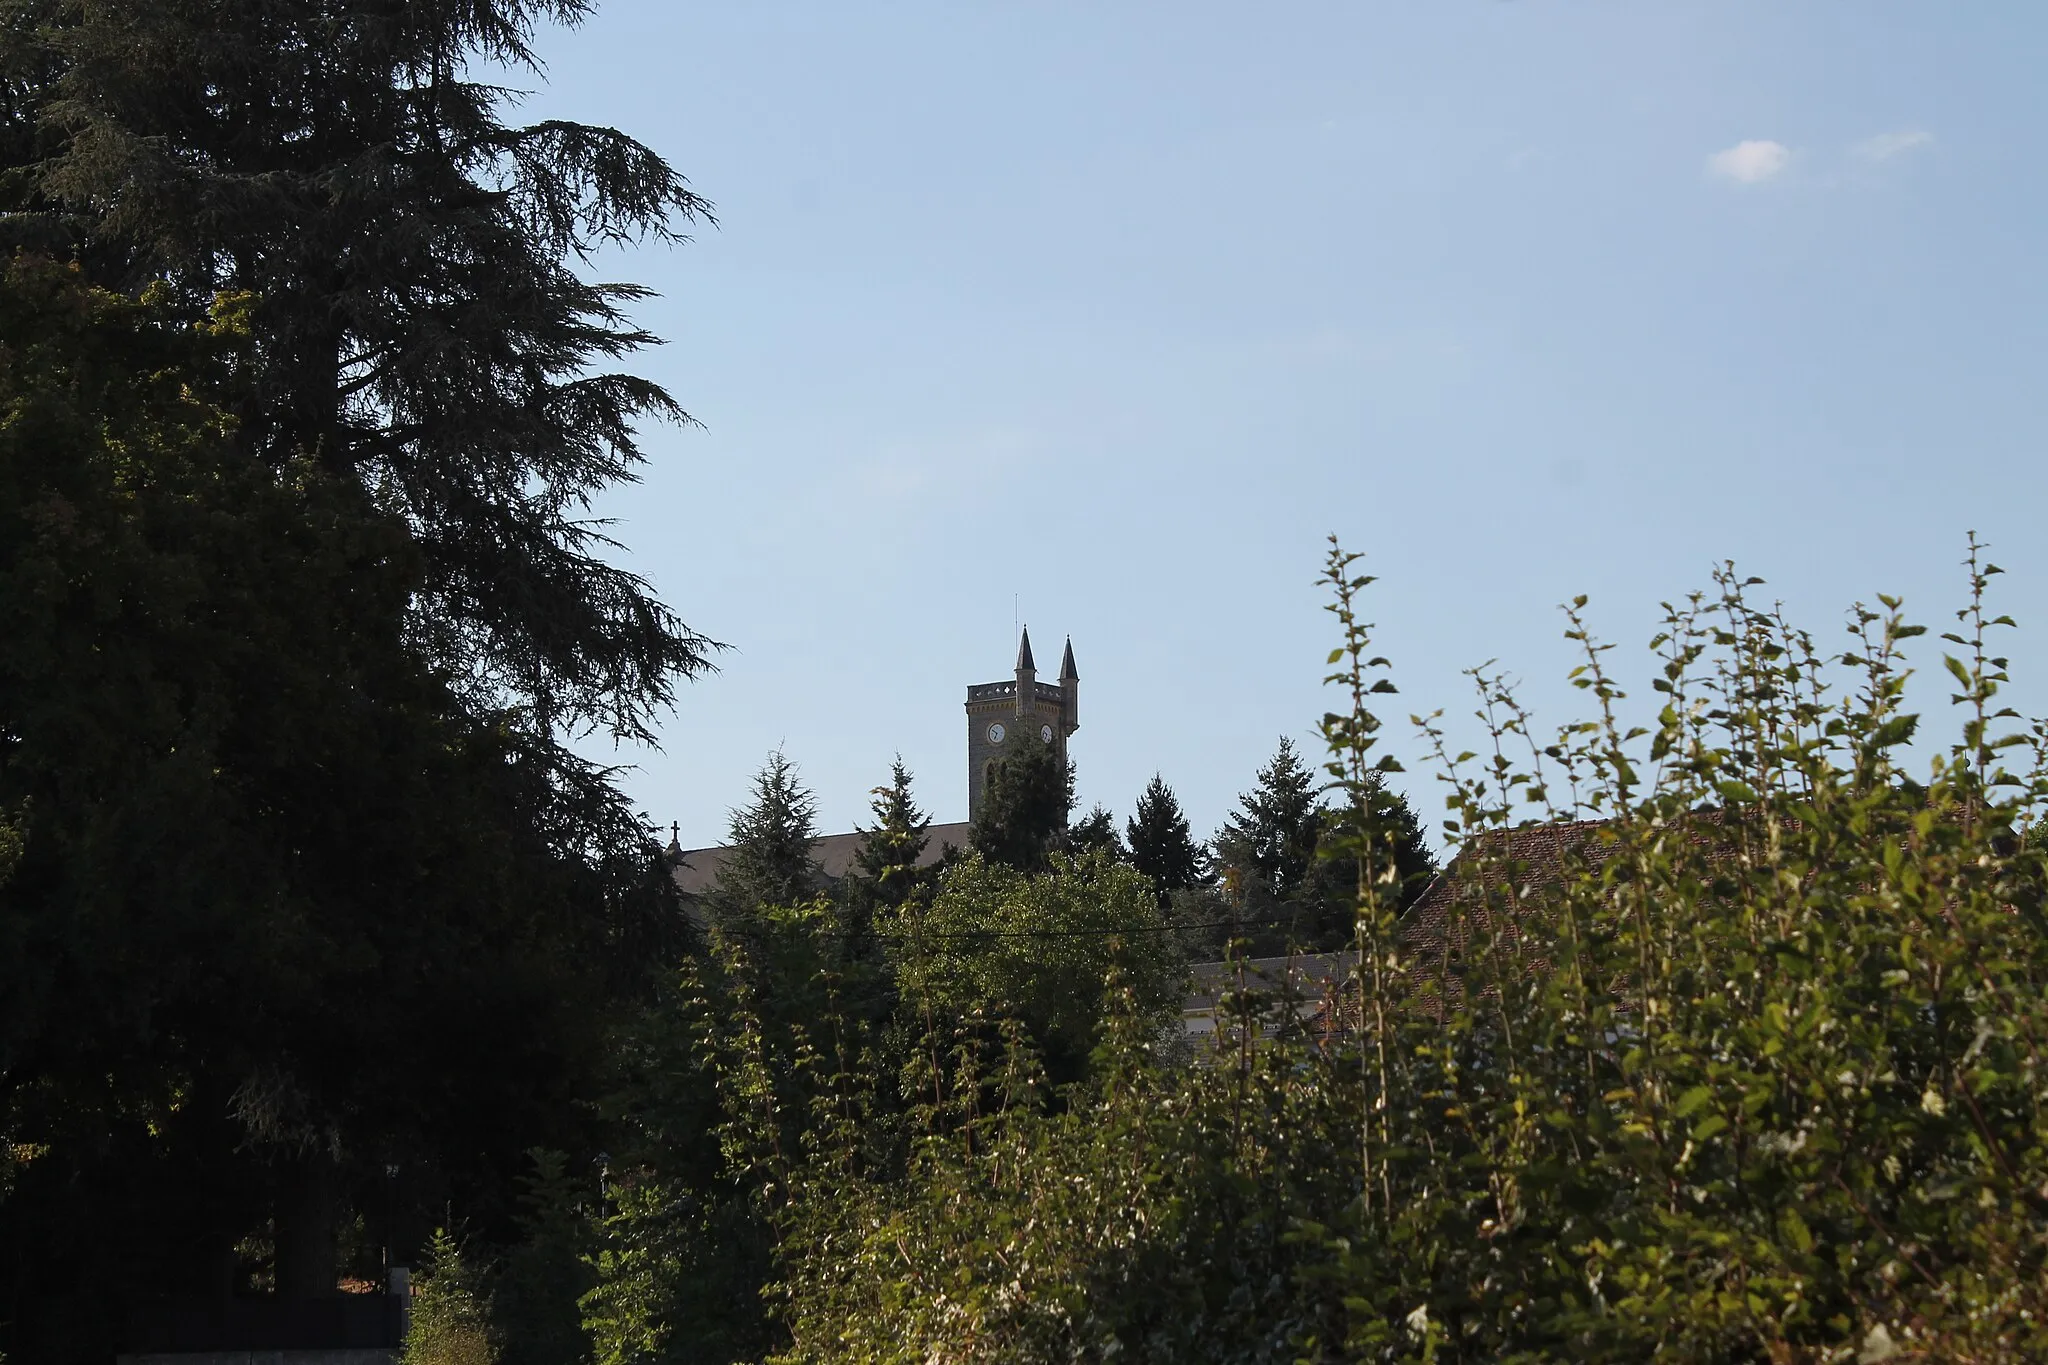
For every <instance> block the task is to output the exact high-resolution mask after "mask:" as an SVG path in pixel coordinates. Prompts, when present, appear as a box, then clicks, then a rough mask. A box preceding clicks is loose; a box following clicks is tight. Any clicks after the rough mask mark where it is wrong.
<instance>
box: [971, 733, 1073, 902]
mask: <svg viewBox="0 0 2048 1365" xmlns="http://www.w3.org/2000/svg"><path fill="white" fill-rule="evenodd" d="M1073 782H1074V775H1073V767H1072V765H1071V764H1066V765H1063V764H1061V762H1060V758H1059V752H1058V751H1057V750H1055V749H1054V748H1053V747H1052V746H1051V745H1050V744H1043V743H1040V742H1039V741H1038V740H1037V739H1035V738H1033V737H1031V736H1029V735H1023V736H1019V738H1018V740H1017V745H1016V748H1015V749H1014V750H1013V751H1012V752H1011V753H1009V754H1006V755H1005V756H1004V757H1002V758H1001V759H999V760H997V762H996V763H995V764H994V766H993V767H991V768H990V770H989V775H988V785H987V786H986V787H985V788H984V789H983V792H982V807H981V817H980V818H979V819H978V820H976V821H975V824H974V840H973V842H974V849H975V851H976V852H978V853H980V854H981V855H982V856H983V857H984V858H987V859H988V860H989V861H990V862H995V863H1001V864H1003V865H1004V866H1006V867H1012V868H1015V869H1016V870H1018V871H1019V872H1040V871H1043V870H1044V869H1045V867H1046V866H1047V863H1048V860H1049V859H1050V858H1051V856H1052V854H1053V853H1054V852H1055V851H1057V850H1058V849H1059V847H1060V846H1061V844H1062V843H1064V841H1065V837H1066V832H1067V812H1068V810H1070V809H1071V808H1072V805H1073Z"/></svg>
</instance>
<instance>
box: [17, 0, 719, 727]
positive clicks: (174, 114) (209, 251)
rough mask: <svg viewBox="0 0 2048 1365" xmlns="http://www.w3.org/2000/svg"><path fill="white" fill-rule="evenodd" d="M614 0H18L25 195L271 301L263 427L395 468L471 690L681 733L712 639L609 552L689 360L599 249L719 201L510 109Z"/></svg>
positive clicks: (159, 269)
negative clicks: (637, 306) (605, 265)
mask: <svg viewBox="0 0 2048 1365" xmlns="http://www.w3.org/2000/svg"><path fill="white" fill-rule="evenodd" d="M587 9H588V6H587V4H586V3H583V0H418V2H417V3H409V4H406V5H404V6H402V7H394V6H393V5H391V4H390V3H388V0H153V3H150V4H108V5H75V4H70V3H65V0H0V45H4V46H0V65H4V70H5V71H6V74H7V77H8V82H9V83H8V97H7V99H6V100H5V101H4V102H0V157H4V161H5V169H6V171H7V172H8V175H7V176H6V178H5V179H4V180H0V194H4V195H5V196H6V199H5V201H4V202H5V207H6V208H7V209H9V210H11V212H9V213H7V214H6V215H5V216H4V219H0V222H4V225H5V231H6V232H7V233H8V234H10V235H11V236H12V237H13V238H14V240H15V241H16V242H17V243H18V242H21V241H23V240H25V239H32V240H36V241H40V242H43V243H49V244H54V245H55V247H56V249H58V250H61V251H63V252H66V253H72V252H75V253H76V254H77V255H78V257H79V259H80V260H81V261H82V262H84V265H85V269H86V271H87V274H88V277H89V278H91V279H92V280H93V281H95V282H97V283H101V284H104V285H107V286H108V287H110V288H113V289H115V290H117V291H124V292H125V291H133V290H136V289H139V288H141V287H143V286H144V285H146V284H149V283H150V282H152V281H158V280H161V281H164V282H166V283H167V285H168V287H169V289H170V290H171V291H172V293H173V295H174V297H175V298H177V299H180V300H183V301H184V302H185V303H186V304H187V305H188V306H189V308H190V309H191V310H193V311H195V312H197V311H199V310H201V309H203V308H204V307H205V306H206V304H207V303H208V302H209V301H210V300H211V299H212V298H213V296H214V295H215V294H216V293H217V292H219V291H223V290H226V291H245V292H247V293H248V294H250V295H251V296H252V297H253V298H254V299H255V300H256V306H255V312H254V316H253V320H252V321H253V326H254V329H255V334H256V339H257V343H258V344H257V347H256V349H255V351H254V354H253V363H252V364H251V365H250V367H249V371H248V374H247V375H246V379H247V384H246V387H245V390H244V391H243V393H242V394H241V395H240V396H239V398H238V400H237V407H238V412H237V416H238V418H239V420H238V423H237V425H236V427H235V433H234V439H235V442H236V445H237V446H238V448H239V449H240V450H241V451H242V453H243V454H244V455H245V456H246V457H247V458H249V459H252V460H256V461H260V462H262V463H265V464H268V465H271V466H273V467H276V466H281V465H283V464H285V463H286V462H289V461H291V460H294V459H298V458H301V457H307V456H310V457H312V458H314V459H317V460H318V461H319V462H320V464H321V465H322V466H323V467H324V468H326V469H328V470H330V471H333V472H336V473H340V474H345V475H346V476H348V477H350V478H352V479H354V480H357V481H359V482H360V483H361V484H362V485H363V486H364V487H366V488H370V489H374V490H375V492H376V495H377V498H378V500H379V502H380V503H381V504H382V505H384V506H386V507H389V508H390V509H392V510H393V511H394V512H396V513H397V514H398V515H399V516H400V518H401V519H402V520H403V522H404V523H405V524H406V525H408V526H409V527H410V528H411V529H412V532H413V538H414V544H415V550H416V553H417V554H418V556H419V558H420V567H421V574H420V586H419V589H418V590H417V591H416V593H415V594H414V597H413V600H412V603H411V610H410V627H411V629H412V632H413V636H414V641H415V643H416V645H417V646H418V647H420V648H422V649H424V650H426V651H428V652H429V653H430V654H431V656H432V657H433V659H434V660H435V661H436V663H437V664H439V665H440V666H442V667H443V668H445V669H447V670H448V672H449V674H450V676H452V677H454V678H456V679H458V680H460V681H461V682H462V684H463V685H464V687H465V689H466V691H467V694H468V696H469V698H470V700H471V703H472V704H473V705H474V706H476V707H479V708H483V709H489V710H493V711H497V710H508V711H509V712H510V714H512V715H515V716H520V717H523V718H525V721H524V723H525V724H526V725H527V726H528V728H529V729H530V730H531V733H532V734H533V736H534V737H535V739H536V741H538V742H542V743H545V742H546V741H548V740H549V739H550V738H551V736H552V730H551V727H552V726H554V725H556V724H560V725H567V726H572V727H573V726H584V725H597V726H602V727H604V728H607V729H609V730H611V731H612V732H614V733H617V734H621V735H627V736H631V737H634V738H636V739H643V740H644V739H648V738H650V735H649V732H648V729H647V723H648V720H649V718H650V717H651V716H652V715H653V714H654V713H656V712H658V711H659V710H660V709H661V708H663V707H664V706H665V705H666V704H667V703H668V702H669V701H670V700H671V698H672V697H673V686H674V682H675V680H676V679H677V678H679V677H683V676H688V675H690V674H692V673H695V672H697V671H698V670H699V669H701V668H702V667H703V666H704V663H705V648H706V642H705V641H704V640H703V639H702V638H701V637H699V636H697V635H695V634H693V633H692V632H690V631H689V630H688V629H686V628H685V627H683V626H682V625H681V623H680V622H678V621H677V620H676V618H675V616H674V615H673V614H672V613H671V612H670V611H669V610H668V609H667V608H666V607H664V606H662V604H661V603H660V602H658V601H657V600H655V599H654V597H653V596H652V595H651V593H650V592H649V591H648V589H647V585H646V584H645V583H644V582H642V581H641V580H640V579H638V578H636V577H634V576H633V575H632V574H630V573H627V572H625V571H624V570H621V569H619V568H617V567H615V566H613V565H611V564H608V563H606V562H605V561H604V560H603V559H602V558H600V557H599V556H600V555H601V554H602V553H603V552H604V551H605V550H606V549H608V548H609V543H608V542H607V541H606V540H605V539H604V538H603V537H602V536H601V535H600V534H599V533H598V531H597V530H596V529H595V528H594V527H593V525H592V524H591V523H590V522H589V521H588V520H587V519H584V518H583V510H584V508H585V507H586V505H587V503H588V501H589V499H590V497H591V496H592V495H593V494H594V493H595V492H597V491H598V490H601V489H603V488H605V487H607V486H610V485H614V484H616V483H618V482H620V481H621V480H625V479H630V478H631V477H632V476H633V467H634V465H635V464H637V463H638V462H639V460H640V454H639V449H638V446H637V445H636V443H635V438H634V424H635V422H636V421H638V420H640V419H642V418H644V417H647V416H654V417H659V418H669V419H677V418H682V417H683V414H682V412H681V410H680V409H679V408H678V407H677V405H676V403H675V401H674V400H673V399H672V398H671V397H670V396H669V395H668V394H667V393H665V392H664V391H663V390H662V389H661V388H660V387H659V386H657V385H655V384H652V383H650V382H648V381H646V380H643V379H638V378H635V377H633V376H630V375H626V374H616V373H602V372H599V373H592V372H591V367H592V366H593V365H600V366H601V365H603V364H605V363H606V362H609V361H613V360H616V359H618V358H620V357H622V356H624V355H625V354H627V353H629V352H631V351H633V350H635V349H637V348H639V347H640V346H642V345H644V344H646V343H648V342H650V341H651V340H653V338H652V337H651V336H649V335H648V334H647V333H646V332H644V331H641V330H640V329H638V328H636V327H634V326H633V325H632V324H631V323H630V321H628V319H627V318H626V316H625V314H624V313H623V311H622V308H623V306H624V305H626V304H629V303H631V302H633V301H634V300H636V299H639V298H641V297H643V296H644V294H645V291H644V290H642V289H640V288H639V287H637V286H633V285H622V284H599V283H591V282H589V281H586V280H584V279H582V278H580V277H579V276H578V275H577V274H576V273H575V272H574V271H573V270H572V269H570V268H569V265H570V263H571V262H572V261H577V260H582V259H584V258H585V257H586V256H587V255H588V253H590V252H591V251H592V250H594V249H596V248H599V247H603V246H608V245H612V244H616V243H621V242H626V241H630V240H633V239H636V238H642V237H647V238H652V239H654V240H656V241H675V240H679V224H684V223H687V222H688V221H689V220H691V219H697V218H704V217H705V216H706V214H707V208H708V206H707V205H706V204H705V203H704V201H702V200H701V199H699V198H698V197H697V196H696V195H695V194H693V193H692V192H691V191H690V190H689V188H688V186H687V185H686V184H685V183H684V181H683V180H682V178H681V177H680V176H679V175H677V173H676V172H675V171H674V169H672V168H671V167H670V166H669V165H668V164H667V163H666V162H665V161H663V160H662V158H661V157H660V156H658V155H656V154H655V153H654V152H653V151H651V150H649V149H648V148H647V147H644V146H642V145H641V144H639V143H638V142H635V141H633V140H632V139H631V138H629V137H626V136H625V135H624V134H622V133H619V132H616V131H614V130H612V129H608V128H596V127H589V126H585V125H582V124H576V123H569V122H562V121H557V120H550V121H547V122H544V123H540V124H536V125H534V126H531V127H517V126H512V125H509V124H507V123H505V122H504V121H503V115H504V114H505V112H506V110H507V107H508V104H509V102H510V101H511V100H512V99H513V98H514V95H513V92H511V91H510V90H508V89H507V88H506V87H505V86H504V85H502V84H496V83H486V82H483V81H477V80H469V79H464V78H463V74H462V73H464V72H466V71H472V70H476V69H478V68H480V67H488V66H491V65H497V66H500V67H505V68H510V69H512V70H522V69H523V70H526V71H529V72H534V73H538V71H539V69H540V65H539V60H538V58H536V57H535V55H534V53H533V51H532V48H531V42H532V39H533V37H534V34H535V30H536V27H537V26H538V25H539V24H541V23H544V22H549V21H555V22H564V23H574V22H576V21H577V20H579V19H580V18H581V17H582V16H583V15H584V14H585V13H586V12H587Z"/></svg>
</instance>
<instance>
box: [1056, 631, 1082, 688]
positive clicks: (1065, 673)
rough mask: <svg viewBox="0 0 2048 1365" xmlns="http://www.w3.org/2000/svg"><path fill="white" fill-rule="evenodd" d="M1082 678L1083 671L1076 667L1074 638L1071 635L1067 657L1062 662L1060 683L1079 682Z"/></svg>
mask: <svg viewBox="0 0 2048 1365" xmlns="http://www.w3.org/2000/svg"><path fill="white" fill-rule="evenodd" d="M1080 676H1081V670H1080V669H1078V668H1075V667H1074V637H1073V636H1071V635H1069V636H1068V637H1067V653H1066V657H1065V658H1063V659H1061V660H1060V681H1061V682H1072V681H1077V680H1079V678H1080Z"/></svg>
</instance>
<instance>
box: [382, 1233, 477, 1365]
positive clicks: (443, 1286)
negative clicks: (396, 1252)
mask: <svg viewBox="0 0 2048 1365" xmlns="http://www.w3.org/2000/svg"><path fill="white" fill-rule="evenodd" d="M424 1269H425V1274H424V1275H423V1276H422V1277H421V1279H420V1284H419V1291H418V1292H417V1293H416V1294H415V1295H414V1296H413V1300H412V1303H411V1305H410V1314H409V1316H410V1321H409V1322H408V1323H407V1324H406V1329H405V1348H404V1350H402V1351H401V1352H400V1353H399V1357H398V1359H399V1362H400V1365H497V1360H498V1341H497V1337H496V1333H495V1332H494V1331H493V1329H492V1324H491V1298H490V1294H489V1292H488V1291H487V1290H486V1289H485V1287H484V1283H483V1277H482V1275H481V1274H480V1273H479V1272H478V1270H477V1268H476V1266H475V1265H473V1264H472V1263H471V1261H470V1258H469V1256H468V1255H467V1254H466V1253H465V1252H464V1251H463V1248H462V1245H461V1243H459V1242H457V1241H456V1240H455V1238H454V1237H453V1236H452V1235H450V1233H449V1232H448V1230H447V1229H446V1228H436V1229H434V1235H433V1237H432V1238H431V1239H430V1240H429V1241H428V1243H427V1264H426V1266H425V1268H424Z"/></svg>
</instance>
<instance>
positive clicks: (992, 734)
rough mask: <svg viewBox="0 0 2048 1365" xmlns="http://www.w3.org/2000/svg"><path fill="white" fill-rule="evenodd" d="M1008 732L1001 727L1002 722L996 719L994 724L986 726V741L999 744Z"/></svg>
mask: <svg viewBox="0 0 2048 1365" xmlns="http://www.w3.org/2000/svg"><path fill="white" fill-rule="evenodd" d="M1009 733H1010V732H1009V731H1008V730H1005V729H1004V728H1003V723H1002V722H1001V721H997V722H996V723H995V724H994V725H991V726H989V727H988V742H989V743H991V744H1001V743H1002V742H1003V740H1004V738H1005V737H1006V736H1007V735H1008V734H1009Z"/></svg>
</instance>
